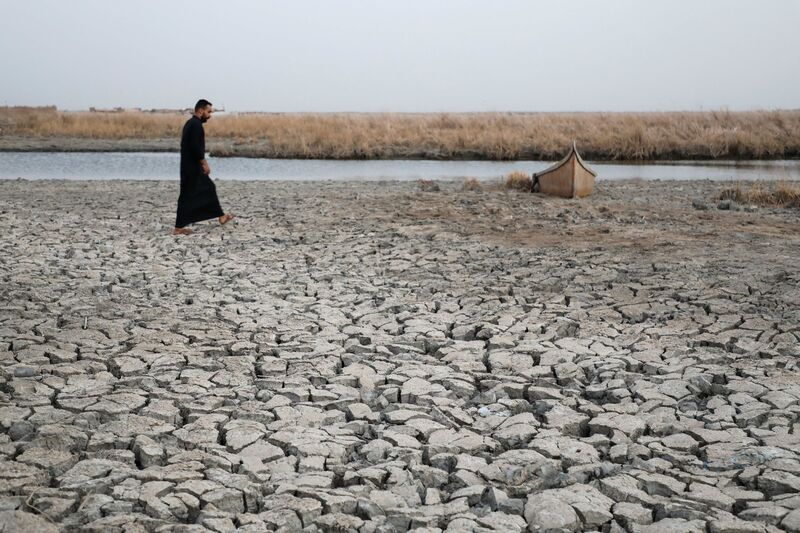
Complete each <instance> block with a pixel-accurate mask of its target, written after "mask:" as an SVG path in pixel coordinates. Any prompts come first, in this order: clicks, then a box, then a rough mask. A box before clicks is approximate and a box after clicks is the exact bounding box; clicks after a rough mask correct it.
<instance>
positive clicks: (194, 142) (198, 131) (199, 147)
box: [190, 125, 211, 175]
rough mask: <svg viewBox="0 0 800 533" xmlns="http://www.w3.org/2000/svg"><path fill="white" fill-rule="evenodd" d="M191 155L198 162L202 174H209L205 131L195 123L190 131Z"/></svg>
mask: <svg viewBox="0 0 800 533" xmlns="http://www.w3.org/2000/svg"><path fill="white" fill-rule="evenodd" d="M190 139H191V143H190V144H191V147H192V156H193V157H194V158H195V159H197V160H198V161H199V162H200V167H201V168H202V169H203V174H206V175H208V174H211V168H210V167H209V166H208V161H206V132H205V131H204V130H203V127H202V126H200V125H196V126H195V127H194V128H192V131H191V137H190Z"/></svg>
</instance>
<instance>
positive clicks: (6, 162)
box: [0, 152, 800, 181]
mask: <svg viewBox="0 0 800 533" xmlns="http://www.w3.org/2000/svg"><path fill="white" fill-rule="evenodd" d="M209 161H210V164H211V168H212V177H213V178H215V179H220V180H265V181H270V180H292V181H312V180H314V181H316V180H370V181H375V180H403V181H404V180H418V179H432V180H442V179H459V178H465V177H474V178H477V179H480V180H488V179H493V178H499V177H503V176H505V175H507V174H509V173H510V172H512V171H515V170H520V171H523V172H528V173H531V172H537V171H539V170H543V169H545V168H547V167H548V166H549V165H550V164H551V162H547V161H417V160H381V161H375V160H371V161H352V160H346V161H331V160H318V159H251V158H242V157H231V158H210V159H209ZM178 162H179V155H178V154H176V153H150V152H133V153H131V152H126V153H123V152H77V153H76V152H72V153H64V152H0V179H17V178H22V179H31V180H38V179H67V180H100V179H102V180H106V179H108V180H118V179H130V180H174V179H177V178H178ZM588 164H589V165H590V167H591V168H593V169H594V170H595V171H596V172H597V174H598V179H608V180H618V179H637V178H638V179H645V180H653V179H661V180H697V179H708V180H715V181H720V180H733V181H739V180H741V181H750V180H800V160H783V161H713V162H708V161H705V162H694V161H659V162H653V163H635V164H632V163H626V164H611V163H594V162H591V161H589V162H588Z"/></svg>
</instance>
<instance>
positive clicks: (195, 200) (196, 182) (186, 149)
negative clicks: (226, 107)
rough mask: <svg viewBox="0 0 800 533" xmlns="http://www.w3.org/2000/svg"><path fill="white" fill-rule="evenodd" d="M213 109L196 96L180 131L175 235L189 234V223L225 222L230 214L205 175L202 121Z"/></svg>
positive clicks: (209, 169) (208, 173)
mask: <svg viewBox="0 0 800 533" xmlns="http://www.w3.org/2000/svg"><path fill="white" fill-rule="evenodd" d="M213 112H214V110H213V108H212V106H211V102H209V101H208V100H198V101H197V104H195V106H194V115H192V117H191V118H190V119H189V120H187V121H186V124H185V125H184V126H183V134H182V135H181V192H180V196H178V214H177V216H176V218H175V231H174V232H173V233H174V234H175V235H189V234H190V233H192V230H190V229H189V228H187V227H186V226H188V225H189V224H192V223H194V222H200V221H201V220H208V219H210V218H214V217H217V218H219V223H220V224H226V223H228V222H229V221H230V220H231V219H233V215H230V214H225V213H224V212H223V211H222V207H220V205H219V198H217V188H216V186H215V185H214V182H213V181H211V178H210V177H209V176H210V175H211V168H210V167H209V166H208V161H206V133H205V130H204V129H203V124H204V123H205V122H206V121H208V119H210V118H211V113H213Z"/></svg>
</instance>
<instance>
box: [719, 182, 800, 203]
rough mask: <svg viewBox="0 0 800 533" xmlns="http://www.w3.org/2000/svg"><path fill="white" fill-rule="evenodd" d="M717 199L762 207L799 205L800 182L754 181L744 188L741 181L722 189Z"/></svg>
mask: <svg viewBox="0 0 800 533" xmlns="http://www.w3.org/2000/svg"><path fill="white" fill-rule="evenodd" d="M717 199H718V200H733V201H734V202H737V203H740V204H751V205H760V206H763V207H800V184H798V183H796V182H790V181H779V182H774V183H766V182H760V181H757V182H754V183H751V184H750V185H749V186H748V187H747V188H745V187H744V186H743V185H742V184H741V183H737V184H736V185H734V186H733V187H728V188H726V189H723V190H722V192H720V193H719V195H718V196H717Z"/></svg>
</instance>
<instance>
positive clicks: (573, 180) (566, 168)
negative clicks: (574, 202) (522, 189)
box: [533, 141, 597, 198]
mask: <svg viewBox="0 0 800 533" xmlns="http://www.w3.org/2000/svg"><path fill="white" fill-rule="evenodd" d="M596 176H597V173H596V172H595V171H594V170H592V169H591V168H589V166H588V165H587V164H586V163H584V162H583V159H581V156H580V154H579V153H578V149H577V148H576V146H575V141H572V147H571V148H570V150H569V153H568V154H567V155H566V157H564V159H562V160H561V161H559V162H558V163H556V164H555V165H553V166H551V167H550V168H547V169H545V170H542V171H541V172H536V173H535V174H534V175H533V190H534V191H538V192H541V193H544V194H550V195H553V196H561V197H563V198H581V197H583V196H589V195H590V194H592V189H593V188H594V178H595V177H596Z"/></svg>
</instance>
